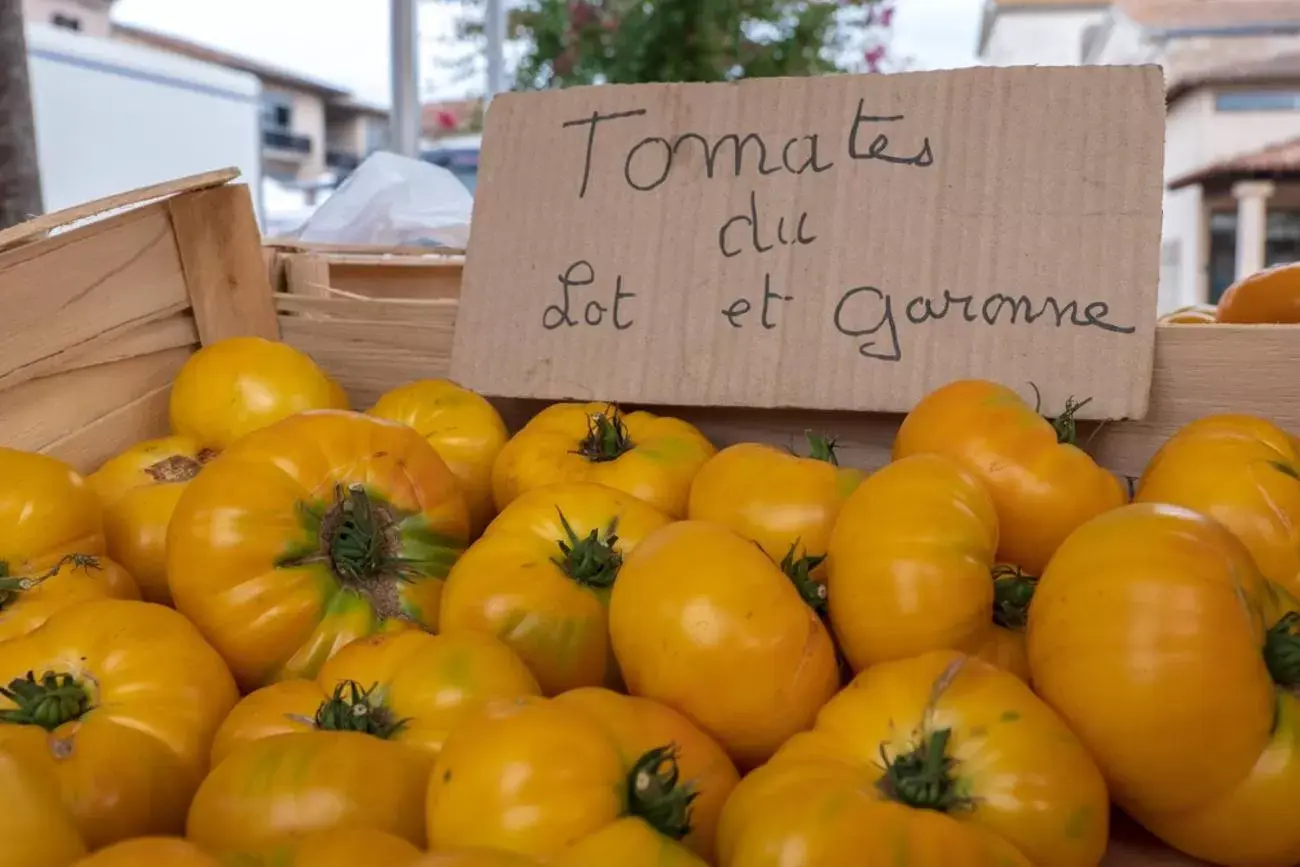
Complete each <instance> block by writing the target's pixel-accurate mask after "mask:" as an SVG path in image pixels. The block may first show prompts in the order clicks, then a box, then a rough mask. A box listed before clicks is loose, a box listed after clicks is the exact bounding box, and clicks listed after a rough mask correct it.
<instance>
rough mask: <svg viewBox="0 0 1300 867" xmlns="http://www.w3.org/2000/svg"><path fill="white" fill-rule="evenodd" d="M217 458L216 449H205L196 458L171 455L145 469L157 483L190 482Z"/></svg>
mask: <svg viewBox="0 0 1300 867" xmlns="http://www.w3.org/2000/svg"><path fill="white" fill-rule="evenodd" d="M216 456H217V452H216V450H215V449H203V450H202V451H200V452H199V453H198V454H196V455H195V456H194V457H190V456H189V455H169V456H167V457H165V458H163V459H162V460H160V461H156V462H154V463H152V464H150V465H149V466H147V467H145V468H144V471H145V472H146V473H147V474H148V475H149V478H151V479H153V480H154V481H155V482H164V483H167V482H188V481H189V480H190V479H192V478H194V477H195V476H197V475H198V474H199V470H201V469H203V466H204V464H206V463H207V462H208V461H210V460H212V459H213V458H215V457H216Z"/></svg>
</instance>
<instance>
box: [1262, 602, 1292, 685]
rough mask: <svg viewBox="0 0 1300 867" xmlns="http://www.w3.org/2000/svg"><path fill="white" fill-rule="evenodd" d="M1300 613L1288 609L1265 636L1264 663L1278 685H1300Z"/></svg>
mask: <svg viewBox="0 0 1300 867" xmlns="http://www.w3.org/2000/svg"><path fill="white" fill-rule="evenodd" d="M1298 632H1300V614H1297V613H1296V612H1294V611H1288V612H1287V613H1286V614H1284V615H1283V616H1282V619H1281V620H1279V621H1278V622H1277V623H1275V624H1274V625H1273V628H1272V629H1270V630H1269V631H1268V633H1267V634H1266V635H1265V636H1264V664H1265V665H1267V666H1268V673H1269V674H1270V675H1272V676H1273V682H1274V683H1276V684H1277V685H1278V686H1281V687H1285V688H1292V687H1296V686H1300V634H1297V633H1298Z"/></svg>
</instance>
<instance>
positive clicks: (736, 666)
mask: <svg viewBox="0 0 1300 867" xmlns="http://www.w3.org/2000/svg"><path fill="white" fill-rule="evenodd" d="M609 630H610V639H611V641H612V643H613V647H614V655H615V657H616V658H617V659H618V664H619V668H620V669H621V670H622V672H623V678H624V680H625V681H626V683H627V686H628V691H629V692H631V693H633V694H635V695H643V696H646V697H648V698H653V699H655V700H657V701H660V702H662V703H664V704H666V705H668V706H669V707H672V708H675V709H676V710H678V711H680V712H681V713H683V714H685V715H686V716H687V717H689V718H691V719H692V720H694V721H695V722H696V723H697V724H698V725H699V726H700V727H701V728H702V729H704V730H705V731H706V732H708V733H709V734H711V735H712V736H713V737H714V738H716V739H717V740H718V742H719V743H721V744H722V746H723V747H724V748H725V749H726V750H727V752H728V753H729V754H730V755H731V757H732V758H733V759H734V760H735V761H736V763H737V764H739V765H741V766H742V767H746V768H747V767H753V766H754V765H756V764H758V763H760V762H762V761H764V760H765V759H767V757H768V756H770V755H771V754H772V753H773V752H774V751H775V750H776V748H777V747H778V746H780V745H781V743H782V742H783V741H785V740H786V739H787V738H789V737H790V735H792V734H794V733H795V732H797V731H800V730H802V729H804V728H807V727H808V726H809V725H811V724H812V721H813V719H814V717H815V716H816V713H817V709H818V708H819V707H821V706H822V704H824V703H825V702H826V700H827V699H829V698H830V697H831V696H832V695H833V694H834V693H835V690H836V689H837V688H838V687H839V672H838V668H837V665H836V659H835V650H834V645H833V644H832V642H831V638H830V634H829V633H828V632H827V630H826V627H825V626H824V625H823V624H822V621H821V619H820V617H818V615H817V613H816V612H815V611H813V609H812V608H811V607H810V606H809V605H808V604H807V603H806V602H805V601H804V599H803V598H802V597H801V596H800V594H799V591H798V590H797V589H796V588H795V586H794V583H793V582H792V581H791V580H790V579H789V578H788V577H787V576H786V575H784V574H782V572H781V570H780V569H779V568H778V567H777V566H776V564H774V563H773V562H772V561H771V559H770V558H768V556H767V555H766V554H765V553H763V551H762V549H760V548H759V547H758V546H757V545H755V544H754V543H752V542H750V541H748V540H746V539H743V538H741V537H740V536H738V535H736V534H735V533H733V532H732V531H730V530H728V529H727V528H726V527H723V526H722V525H720V524H711V523H708V522H706V521H680V522H678V523H675V524H669V525H668V526H667V527H664V528H662V529H660V530H656V531H655V532H654V533H652V534H650V535H649V536H648V537H646V539H645V540H644V541H643V542H642V543H641V544H640V546H638V547H637V549H636V550H635V551H633V552H632V555H631V556H630V557H628V559H627V560H626V561H625V562H624V563H623V569H622V571H621V572H620V573H619V577H618V581H616V582H615V583H614V591H613V593H612V594H611V595H610V601H609Z"/></svg>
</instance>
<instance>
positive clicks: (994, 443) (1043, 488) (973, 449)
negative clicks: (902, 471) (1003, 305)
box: [893, 380, 1128, 575]
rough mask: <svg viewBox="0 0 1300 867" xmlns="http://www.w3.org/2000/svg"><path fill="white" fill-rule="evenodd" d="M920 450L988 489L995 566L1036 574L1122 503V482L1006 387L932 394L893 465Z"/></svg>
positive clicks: (954, 386) (911, 419) (973, 385)
mask: <svg viewBox="0 0 1300 867" xmlns="http://www.w3.org/2000/svg"><path fill="white" fill-rule="evenodd" d="M924 452H933V453H935V454H941V455H945V456H947V457H951V458H954V459H956V460H957V461H959V462H960V463H962V464H963V465H964V466H965V467H966V469H968V470H970V471H971V472H972V473H974V474H975V475H976V477H978V478H979V479H980V481H982V482H983V483H984V484H985V485H986V486H987V487H988V489H989V493H990V494H991V495H992V496H993V503H994V505H995V506H996V507H997V512H998V519H999V524H1000V528H1001V535H1000V538H999V548H998V560H1000V561H1002V562H1004V563H1009V564H1012V565H1015V566H1019V567H1021V568H1022V569H1024V570H1025V571H1026V572H1028V573H1029V574H1031V575H1038V574H1041V573H1042V571H1043V569H1045V568H1046V567H1047V562H1048V561H1049V560H1050V559H1051V557H1052V553H1053V552H1054V551H1055V550H1056V548H1057V547H1058V546H1059V545H1060V544H1061V542H1063V541H1064V540H1065V537H1066V536H1068V535H1070V533H1071V532H1072V531H1073V530H1074V528H1075V527H1077V526H1079V525H1080V524H1082V523H1083V522H1084V521H1086V520H1088V519H1089V518H1091V517H1093V516H1094V515H1098V514H1101V513H1102V512H1105V511H1108V510H1110V509H1114V508H1117V507H1119V506H1121V505H1123V504H1124V503H1125V502H1126V500H1127V499H1128V497H1127V493H1126V491H1125V488H1124V485H1123V483H1122V482H1121V481H1120V480H1119V478H1117V477H1116V476H1114V475H1113V474H1111V473H1110V472H1108V471H1107V470H1104V469H1102V468H1101V467H1099V466H1097V464H1096V463H1095V462H1094V461H1093V459H1092V458H1091V457H1090V456H1089V455H1088V454H1087V453H1086V452H1084V451H1083V450H1082V449H1080V448H1078V447H1077V446H1074V445H1071V444H1069V443H1058V442H1057V435H1056V431H1055V430H1054V429H1053V427H1052V425H1051V423H1049V422H1048V421H1047V420H1046V419H1044V418H1042V417H1041V416H1040V415H1038V413H1037V412H1036V411H1035V410H1034V408H1033V407H1031V406H1030V405H1029V404H1027V403H1025V402H1024V400H1022V399H1021V398H1020V396H1019V395H1018V394H1016V393H1015V392H1014V391H1012V390H1011V389H1009V388H1007V387H1005V386H1002V385H998V384H996V383H992V382H986V381H984V380H960V381H957V382H952V383H949V384H948V385H945V386H942V387H941V388H938V389H936V390H935V391H933V392H931V393H930V394H929V395H927V396H926V397H925V398H923V399H922V400H921V402H920V403H918V404H917V405H916V406H915V407H914V408H913V409H912V411H911V412H910V413H908V415H907V417H906V418H904V419H903V424H902V426H901V427H900V428H899V430H898V437H897V439H895V440H894V451H893V456H894V459H895V460H897V459H899V458H904V457H907V456H909V455H915V454H919V453H924Z"/></svg>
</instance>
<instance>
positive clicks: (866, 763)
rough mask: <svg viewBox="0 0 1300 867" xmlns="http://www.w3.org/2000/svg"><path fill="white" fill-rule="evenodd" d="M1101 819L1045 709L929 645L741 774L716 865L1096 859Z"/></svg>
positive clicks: (1096, 795) (1000, 674)
mask: <svg viewBox="0 0 1300 867" xmlns="http://www.w3.org/2000/svg"><path fill="white" fill-rule="evenodd" d="M1109 814H1110V805H1109V803H1108V801H1107V796H1106V786H1105V783H1104V782H1103V780H1102V776H1101V774H1100V773H1099V772H1098V770H1097V767H1096V765H1095V764H1094V763H1093V761H1092V759H1091V757H1089V755H1088V753H1087V751H1086V750H1085V749H1084V747H1083V745H1082V744H1081V743H1079V740H1078V739H1077V738H1075V737H1074V735H1073V734H1071V733H1070V730H1069V729H1068V728H1067V727H1066V725H1065V723H1064V722H1063V721H1062V720H1061V719H1060V717H1059V716H1057V715H1056V713H1054V712H1053V711H1052V709H1051V708H1049V707H1048V706H1047V705H1046V704H1044V703H1043V702H1042V701H1041V700H1040V699H1039V698H1038V697H1037V696H1035V695H1034V694H1033V693H1032V692H1031V691H1030V690H1029V688H1028V687H1027V686H1026V685H1025V684H1024V683H1023V682H1021V681H1020V680H1018V679H1016V678H1015V677H1013V676H1012V675H1011V674H1009V673H1008V672H1005V671H1002V670H1001V669H998V668H996V667H995V666H992V665H989V664H988V663H985V662H983V661H981V660H978V659H975V658H974V657H968V656H965V655H964V654H961V653H958V652H955V651H950V650H938V651H932V652H930V653H924V654H921V655H920V656H914V657H911V658H909V659H903V660H896V661H893V662H884V663H881V664H879V665H876V666H872V667H871V668H869V669H867V670H866V671H864V672H862V673H861V674H859V675H858V676H857V677H856V678H855V679H854V680H853V682H852V683H851V684H850V685H849V686H848V687H846V688H845V689H844V690H843V691H841V692H840V693H839V694H838V695H836V696H835V698H833V699H831V701H830V702H829V703H828V704H827V705H826V706H825V707H824V708H822V710H821V712H820V713H819V714H818V715H817V723H816V725H815V726H814V727H813V729H812V730H811V731H809V732H803V733H800V734H797V735H795V736H794V737H793V738H791V739H790V740H789V741H788V742H787V743H786V744H785V745H784V746H782V747H781V749H780V751H778V752H777V754H776V755H775V756H774V757H773V758H772V760H771V761H770V762H768V763H767V764H766V765H764V766H763V767H761V768H759V769H758V770H756V771H753V772H752V773H750V774H749V775H748V776H747V777H746V778H745V779H744V780H743V781H741V783H740V785H739V786H737V787H736V790H735V791H734V792H733V793H732V795H731V798H730V799H729V800H728V801H727V805H726V807H725V808H724V810H723V814H722V821H721V823H720V825H719V828H718V864H719V867H856V865H859V864H864V863H871V864H876V863H880V864H883V863H885V862H886V861H888V862H889V863H891V864H909V865H915V867H951V865H957V864H960V865H971V867H975V865H979V867H1003V865H1005V867H1012V865H1015V867H1030V865H1051V867H1095V865H1097V864H1098V863H1099V862H1100V860H1101V857H1102V855H1103V854H1104V852H1105V849H1106V842H1107V833H1108V820H1109ZM864 858H865V860H864Z"/></svg>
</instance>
